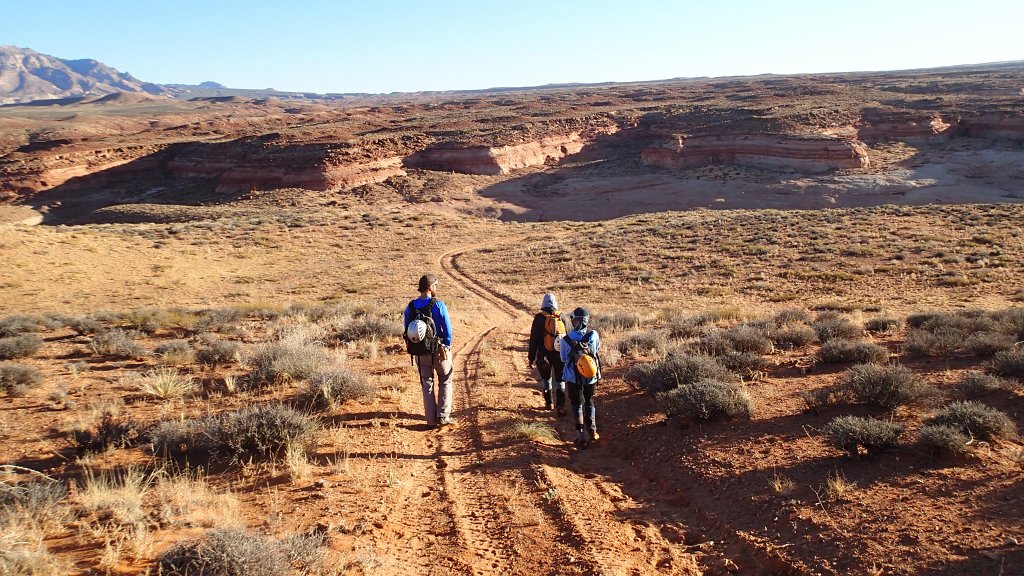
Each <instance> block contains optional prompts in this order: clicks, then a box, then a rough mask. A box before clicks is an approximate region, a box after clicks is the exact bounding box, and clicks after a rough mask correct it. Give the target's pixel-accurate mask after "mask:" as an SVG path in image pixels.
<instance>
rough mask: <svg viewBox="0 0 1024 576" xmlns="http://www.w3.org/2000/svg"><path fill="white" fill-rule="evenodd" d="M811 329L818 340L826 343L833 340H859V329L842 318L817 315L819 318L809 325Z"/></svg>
mask: <svg viewBox="0 0 1024 576" xmlns="http://www.w3.org/2000/svg"><path fill="white" fill-rule="evenodd" d="M811 328H813V329H814V332H815V334H817V335H818V340H820V341H822V342H827V341H829V340H831V339H833V338H845V339H847V340H852V339H854V338H859V337H860V334H861V329H860V328H859V327H857V326H855V325H854V324H853V322H850V321H849V320H848V319H846V318H843V317H836V316H830V315H819V318H818V319H817V320H815V321H814V322H813V323H811Z"/></svg>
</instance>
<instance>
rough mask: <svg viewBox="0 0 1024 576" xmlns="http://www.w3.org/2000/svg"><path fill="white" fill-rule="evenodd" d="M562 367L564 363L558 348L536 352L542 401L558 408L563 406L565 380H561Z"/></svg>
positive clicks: (563, 367)
mask: <svg viewBox="0 0 1024 576" xmlns="http://www.w3.org/2000/svg"><path fill="white" fill-rule="evenodd" d="M564 369H565V364H563V363H562V356H561V355H560V354H559V352H558V350H541V351H540V353H539V354H538V356H537V372H539V373H540V390H541V392H542V393H543V394H544V401H545V402H551V403H553V404H554V405H555V406H556V407H558V408H561V407H563V406H565V382H562V372H563V371H564Z"/></svg>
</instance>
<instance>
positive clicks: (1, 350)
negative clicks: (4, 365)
mask: <svg viewBox="0 0 1024 576" xmlns="http://www.w3.org/2000/svg"><path fill="white" fill-rule="evenodd" d="M42 345H43V339H42V338H40V337H39V336H36V335H35V334H19V335H18V336H9V337H7V338H0V360H13V359H15V358H27V357H29V356H31V355H33V354H35V353H36V352H38V351H39V348H40V347H41V346H42Z"/></svg>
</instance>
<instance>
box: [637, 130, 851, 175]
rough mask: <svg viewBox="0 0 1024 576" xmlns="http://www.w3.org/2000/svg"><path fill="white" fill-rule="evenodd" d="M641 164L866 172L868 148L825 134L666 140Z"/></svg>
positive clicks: (648, 150)
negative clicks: (716, 165) (854, 169)
mask: <svg viewBox="0 0 1024 576" xmlns="http://www.w3.org/2000/svg"><path fill="white" fill-rule="evenodd" d="M640 159H641V162H642V163H643V164H645V165H648V166H657V167H661V168H672V169H675V168H699V167H701V166H707V165H715V164H735V165H739V166H749V167H752V168H762V169H767V170H780V171H800V172H811V173H822V172H829V171H832V170H838V169H848V168H865V167H867V166H868V165H869V164H870V161H869V159H868V153H867V149H866V148H865V147H864V145H863V144H861V143H860V142H858V141H857V140H853V139H850V138H842V137H836V136H827V135H806V136H797V135H771V134H757V135H754V134H729V135H699V136H688V135H685V134H674V135H665V136H661V137H660V141H658V142H656V143H654V144H653V145H651V146H648V147H646V148H644V150H643V151H642V152H641V157H640Z"/></svg>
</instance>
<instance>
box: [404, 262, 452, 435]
mask: <svg viewBox="0 0 1024 576" xmlns="http://www.w3.org/2000/svg"><path fill="white" fill-rule="evenodd" d="M419 291H420V296H419V298H416V299H415V300H412V301H411V302H409V305H408V306H406V307H405V331H406V342H407V344H408V343H409V342H410V341H411V342H416V343H420V344H423V343H425V344H426V347H425V348H424V347H423V346H421V347H420V348H419V349H418V352H417V353H416V354H414V356H415V358H416V366H417V367H418V368H419V374H420V386H421V387H422V389H423V414H424V416H425V417H426V419H427V425H428V426H430V427H431V428H433V427H435V426H437V425H439V424H440V425H441V426H446V425H448V424H454V423H455V419H454V418H452V416H451V413H452V371H453V369H454V365H453V363H452V353H451V346H452V321H451V318H449V317H448V307H447V306H445V304H444V302H442V301H440V300H438V299H437V276H434V275H433V274H425V275H423V277H421V278H420V282H419ZM427 306H430V314H429V319H430V320H432V322H428V323H427V324H430V326H429V328H428V329H427V331H426V332H422V330H423V327H422V325H423V323H422V322H419V323H417V326H419V327H420V330H421V333H420V334H418V335H417V334H411V336H413V337H414V339H412V340H410V332H411V331H410V325H412V324H413V321H414V320H416V316H417V312H419V311H424V308H426V307H427ZM415 327H416V326H414V328H415ZM410 350H413V348H410ZM420 352H422V353H420ZM410 353H412V352H410ZM435 374H437V397H436V398H435V397H434V393H435V389H434V383H435V381H434V375H435Z"/></svg>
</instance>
